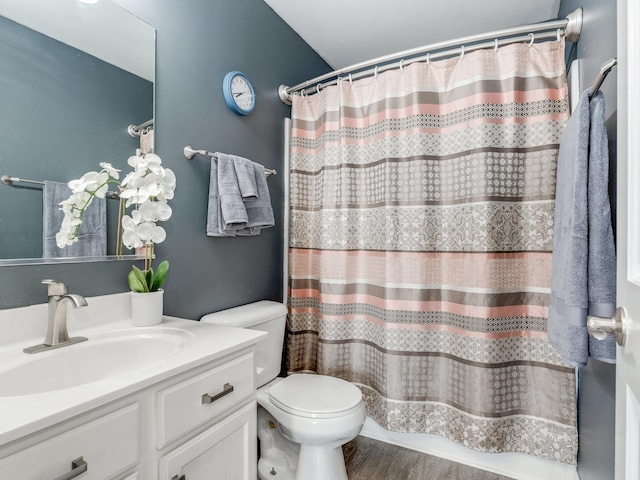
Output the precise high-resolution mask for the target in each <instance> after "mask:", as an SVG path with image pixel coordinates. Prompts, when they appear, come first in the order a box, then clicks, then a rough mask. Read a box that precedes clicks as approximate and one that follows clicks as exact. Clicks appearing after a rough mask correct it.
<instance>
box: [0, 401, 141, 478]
mask: <svg viewBox="0 0 640 480" xmlns="http://www.w3.org/2000/svg"><path fill="white" fill-rule="evenodd" d="M139 432H140V406H139V404H137V403H136V404H134V405H130V406H128V407H125V408H122V409H120V410H117V411H115V412H113V413H110V414H108V415H105V416H104V417H101V418H98V419H96V420H93V421H91V422H88V423H86V424H84V425H81V426H79V427H76V428H74V429H72V430H69V431H67V432H64V433H62V434H60V435H58V436H55V437H53V438H50V439H48V440H45V441H43V442H40V443H38V444H36V445H34V446H32V447H29V448H26V449H25V450H22V451H20V452H18V453H15V454H13V455H11V456H9V457H7V458H5V459H3V460H0V478H3V479H4V478H6V479H10V478H11V479H20V480H53V479H55V478H60V477H62V476H63V475H64V474H66V473H68V472H70V471H71V470H72V469H73V467H72V465H71V462H73V461H74V460H76V459H78V458H79V457H82V460H83V461H84V462H86V464H87V471H86V472H85V473H81V474H79V476H78V478H81V479H82V480H104V479H105V478H111V477H113V476H114V475H116V474H117V473H119V472H122V471H124V470H126V469H127V468H130V467H131V466H133V465H134V464H135V463H136V462H138V460H139V458H140V445H139V441H138V438H139Z"/></svg>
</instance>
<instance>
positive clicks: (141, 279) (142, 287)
mask: <svg viewBox="0 0 640 480" xmlns="http://www.w3.org/2000/svg"><path fill="white" fill-rule="evenodd" d="M127 280H128V281H129V288H130V289H131V290H132V291H133V292H139V293H142V292H148V291H149V288H148V287H147V282H146V278H145V275H144V273H143V272H142V270H140V269H139V268H138V267H136V266H135V265H134V266H133V268H132V269H131V271H130V272H129V275H127Z"/></svg>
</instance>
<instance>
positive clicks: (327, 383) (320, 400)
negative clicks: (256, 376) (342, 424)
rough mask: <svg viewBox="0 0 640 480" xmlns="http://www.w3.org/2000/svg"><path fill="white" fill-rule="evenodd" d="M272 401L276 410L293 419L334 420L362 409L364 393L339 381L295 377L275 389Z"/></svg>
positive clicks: (318, 376) (308, 376) (296, 375)
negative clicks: (291, 416) (288, 414)
mask: <svg viewBox="0 0 640 480" xmlns="http://www.w3.org/2000/svg"><path fill="white" fill-rule="evenodd" d="M269 399H270V400H271V403H273V404H274V405H275V406H276V407H278V408H279V409H281V410H283V411H285V412H287V413H290V414H291V415H297V416H300V417H308V418H335V417H341V416H344V415H349V414H350V413H353V412H354V411H356V410H358V409H359V408H361V403H362V392H361V391H360V390H359V389H358V387H356V386H354V385H352V384H351V383H349V382H347V381H345V380H342V379H339V378H335V377H329V376H325V375H311V374H295V375H291V376H289V377H287V378H285V379H283V380H282V381H280V382H278V383H276V384H275V385H272V386H271V387H270V388H269Z"/></svg>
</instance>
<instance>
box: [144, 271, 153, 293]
mask: <svg viewBox="0 0 640 480" xmlns="http://www.w3.org/2000/svg"><path fill="white" fill-rule="evenodd" d="M144 281H145V283H146V284H147V289H148V290H149V291H150V292H153V290H151V286H152V285H153V268H151V267H150V268H149V270H144Z"/></svg>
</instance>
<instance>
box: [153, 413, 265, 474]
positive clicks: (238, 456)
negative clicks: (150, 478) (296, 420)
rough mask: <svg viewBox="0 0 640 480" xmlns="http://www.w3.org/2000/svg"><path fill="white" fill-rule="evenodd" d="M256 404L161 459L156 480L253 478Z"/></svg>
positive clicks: (255, 458) (231, 416)
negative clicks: (178, 479)
mask: <svg viewBox="0 0 640 480" xmlns="http://www.w3.org/2000/svg"><path fill="white" fill-rule="evenodd" d="M256 408H257V407H256V403H255V402H251V403H249V404H248V405H247V406H245V407H244V408H241V409H240V410H238V411H237V412H235V413H233V414H231V415H230V416H228V417H226V418H225V419H224V420H222V421H220V422H219V423H216V424H215V425H213V426H212V427H210V428H209V429H207V430H205V431H204V432H202V433H201V434H200V435H198V436H196V437H195V438H192V439H191V440H189V441H188V442H187V443H185V444H183V445H181V446H179V447H178V448H176V449H175V450H172V451H171V452H170V453H168V454H167V455H165V456H164V457H162V458H161V459H160V465H159V467H160V471H159V475H158V480H170V479H173V478H176V477H177V478H179V477H180V476H181V475H184V476H185V478H186V479H187V480H207V479H212V478H215V479H222V478H225V479H230V480H254V479H255V478H256V475H257V473H256V468H257V467H256V465H257V463H258V460H257V452H256V443H257V440H256V436H257V434H256Z"/></svg>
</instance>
